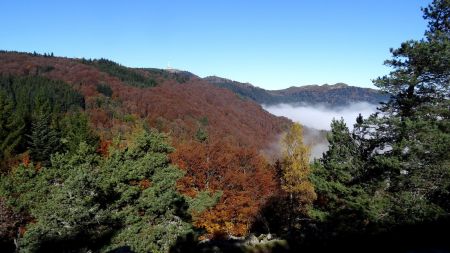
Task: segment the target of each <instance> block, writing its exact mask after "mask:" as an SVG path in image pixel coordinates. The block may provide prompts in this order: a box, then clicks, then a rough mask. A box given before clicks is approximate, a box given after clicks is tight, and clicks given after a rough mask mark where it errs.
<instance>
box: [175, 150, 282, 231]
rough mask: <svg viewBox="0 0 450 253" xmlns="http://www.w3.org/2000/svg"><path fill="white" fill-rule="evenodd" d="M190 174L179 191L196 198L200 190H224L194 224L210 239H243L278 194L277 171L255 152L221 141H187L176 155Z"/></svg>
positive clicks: (176, 160)
mask: <svg viewBox="0 0 450 253" xmlns="http://www.w3.org/2000/svg"><path fill="white" fill-rule="evenodd" d="M172 159H173V161H174V162H175V163H176V164H177V165H178V166H179V167H180V168H182V169H183V170H185V171H186V175H185V177H184V178H182V179H181V180H180V181H179V184H178V187H179V190H180V191H181V192H183V193H185V194H187V195H190V196H195V194H196V193H197V192H199V191H203V190H209V191H211V192H214V191H217V190H221V191H223V195H222V197H221V199H220V201H219V203H218V204H217V205H216V206H215V207H214V208H211V209H210V210H207V211H205V212H203V213H201V214H198V215H196V217H195V221H194V224H195V225H196V226H197V227H202V228H205V229H206V231H207V232H208V234H209V236H212V235H214V234H220V233H226V234H228V235H235V236H243V235H245V234H247V232H248V229H249V227H250V225H251V223H252V222H253V219H254V218H255V216H256V215H257V213H258V211H259V209H260V208H261V207H262V205H264V203H265V202H266V200H267V199H268V198H269V197H270V196H271V195H272V194H273V193H274V192H275V189H276V182H275V179H274V172H273V169H272V168H271V167H270V166H269V165H268V164H267V162H266V161H265V160H264V159H263V158H262V156H261V155H259V154H258V153H257V152H256V151H255V150H254V149H250V148H245V147H237V146H234V145H231V144H230V143H226V142H224V141H218V142H214V143H199V142H193V141H191V142H187V143H184V144H180V145H179V146H178V147H177V150H176V152H175V153H174V154H172Z"/></svg>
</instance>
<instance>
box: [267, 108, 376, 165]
mask: <svg viewBox="0 0 450 253" xmlns="http://www.w3.org/2000/svg"><path fill="white" fill-rule="evenodd" d="M263 108H264V109H265V110H267V111H268V112H270V113H272V114H274V115H277V116H284V117H287V118H289V119H291V120H292V121H295V122H299V123H300V124H302V125H303V126H304V141H305V143H306V144H307V145H309V146H310V148H311V159H314V158H320V157H322V154H323V153H324V152H326V151H327V150H328V141H327V139H326V132H327V131H329V130H330V129H331V128H330V123H331V121H332V120H333V118H334V119H340V118H341V117H342V118H343V119H344V121H345V122H346V124H347V126H348V127H349V129H350V130H352V129H353V124H354V123H355V121H356V117H357V116H358V115H359V114H360V113H361V115H362V116H363V117H364V118H367V117H368V116H369V115H370V114H372V113H374V112H376V110H377V105H375V104H370V103H364V102H359V103H353V104H350V105H348V106H342V107H335V108H332V107H330V106H326V105H324V104H319V105H305V104H301V105H295V104H277V105H270V106H268V105H263Z"/></svg>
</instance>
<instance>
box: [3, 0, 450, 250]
mask: <svg viewBox="0 0 450 253" xmlns="http://www.w3.org/2000/svg"><path fill="white" fill-rule="evenodd" d="M423 15H424V18H425V20H427V22H428V28H427V30H426V31H425V34H424V37H423V38H422V39H421V40H418V41H414V40H410V41H406V42H404V43H402V44H401V46H400V47H399V48H397V49H392V50H391V53H392V58H391V59H389V60H387V61H386V62H385V64H386V65H387V66H389V67H390V68H391V72H390V74H389V75H386V76H382V77H379V78H377V79H376V80H374V84H375V85H376V86H377V87H378V88H379V89H380V90H381V91H383V92H386V93H387V94H389V96H390V98H389V99H388V100H387V101H386V102H383V103H381V104H380V107H379V110H378V111H377V112H376V113H374V114H373V115H371V116H370V117H368V118H363V117H362V116H359V117H358V118H356V119H355V123H354V126H353V128H349V127H348V126H347V125H346V123H345V122H344V121H343V120H342V119H341V120H340V119H335V120H333V121H332V122H330V124H331V131H330V132H329V133H328V134H327V139H328V142H329V149H328V151H327V152H325V153H324V154H323V157H322V158H320V159H316V160H313V161H311V160H310V147H309V146H308V145H307V143H306V142H305V141H304V131H305V129H304V128H303V127H302V125H300V124H299V123H292V122H291V121H289V120H287V119H285V118H279V117H275V116H273V115H271V114H269V113H268V112H266V111H264V110H263V109H262V108H261V106H259V105H258V104H256V103H255V102H254V101H250V100H247V99H242V97H240V96H237V95H236V94H234V93H232V92H231V91H229V90H227V89H223V88H218V87H216V86H214V85H213V84H211V83H208V82H207V81H206V80H203V79H201V78H199V77H197V76H195V75H192V74H190V73H187V72H177V71H168V70H157V69H134V68H127V67H125V66H122V65H120V64H117V63H115V62H112V61H109V60H105V59H100V60H86V59H69V58H62V57H55V56H54V55H53V53H51V54H45V55H40V54H37V53H19V52H6V51H2V52H0V147H1V150H0V151H1V152H0V174H1V178H0V249H1V251H2V252H322V251H323V252H330V251H344V252H427V251H433V252H450V244H449V240H448V234H449V232H450V231H449V228H450V217H449V215H450V202H449V200H450V153H449V150H450V102H449V101H450V100H449V99H450V87H449V85H450V62H449V59H450V21H449V20H450V1H449V0H434V1H433V2H432V3H431V4H430V5H429V6H428V7H427V8H424V9H423ZM350 129H352V130H350ZM275 144H276V145H275ZM274 146H276V148H274Z"/></svg>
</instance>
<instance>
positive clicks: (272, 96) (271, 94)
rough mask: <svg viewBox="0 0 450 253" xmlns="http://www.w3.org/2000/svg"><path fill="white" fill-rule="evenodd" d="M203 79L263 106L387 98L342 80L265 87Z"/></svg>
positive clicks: (330, 103) (332, 103)
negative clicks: (282, 86) (282, 87)
mask: <svg viewBox="0 0 450 253" xmlns="http://www.w3.org/2000/svg"><path fill="white" fill-rule="evenodd" d="M204 80H206V81H207V82H209V83H211V84H213V85H215V86H217V87H221V88H226V89H228V90H231V91H233V92H234V93H236V94H237V95H239V96H241V97H243V98H247V99H251V100H253V101H255V102H257V103H259V104H264V105H273V104H280V103H286V104H323V105H326V106H331V107H336V106H345V105H348V104H351V103H357V102H367V103H371V104H379V103H380V102H384V101H387V100H388V98H389V95H388V94H385V93H382V92H381V91H378V90H375V89H370V88H361V87H355V86H350V85H347V84H345V83H336V84H333V85H329V84H324V85H305V86H300V87H295V86H292V87H289V88H287V89H282V90H265V89H262V88H259V87H256V86H254V85H252V84H249V83H240V82H236V81H232V80H228V79H225V78H220V77H217V76H209V77H205V78H204Z"/></svg>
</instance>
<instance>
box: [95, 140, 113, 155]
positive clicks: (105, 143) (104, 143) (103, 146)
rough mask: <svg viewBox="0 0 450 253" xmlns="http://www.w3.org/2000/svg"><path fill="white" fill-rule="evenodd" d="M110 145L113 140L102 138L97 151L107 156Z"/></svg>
mask: <svg viewBox="0 0 450 253" xmlns="http://www.w3.org/2000/svg"><path fill="white" fill-rule="evenodd" d="M109 146H111V141H109V140H101V141H100V145H99V146H98V149H97V152H98V153H100V154H101V155H102V156H103V157H106V156H108V155H109Z"/></svg>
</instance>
